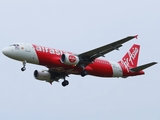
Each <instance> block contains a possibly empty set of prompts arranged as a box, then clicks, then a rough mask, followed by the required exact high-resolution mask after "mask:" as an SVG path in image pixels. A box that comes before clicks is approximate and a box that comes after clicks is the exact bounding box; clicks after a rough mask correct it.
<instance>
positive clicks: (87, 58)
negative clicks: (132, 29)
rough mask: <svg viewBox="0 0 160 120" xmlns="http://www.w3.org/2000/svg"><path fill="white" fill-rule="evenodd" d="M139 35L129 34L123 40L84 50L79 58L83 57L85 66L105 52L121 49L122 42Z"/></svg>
mask: <svg viewBox="0 0 160 120" xmlns="http://www.w3.org/2000/svg"><path fill="white" fill-rule="evenodd" d="M137 37H138V35H136V36H128V37H126V38H123V39H121V40H118V41H115V42H113V43H110V44H107V45H104V46H102V47H99V48H96V49H93V50H90V51H87V52H84V53H82V54H79V55H78V56H79V58H80V59H81V61H82V62H83V63H82V64H84V65H85V66H87V65H88V64H89V63H91V62H92V61H94V60H95V59H96V58H98V57H100V56H104V55H105V54H107V53H109V52H111V51H113V50H119V48H120V47H122V44H123V43H125V42H128V41H130V40H132V39H134V38H136V39H137Z"/></svg>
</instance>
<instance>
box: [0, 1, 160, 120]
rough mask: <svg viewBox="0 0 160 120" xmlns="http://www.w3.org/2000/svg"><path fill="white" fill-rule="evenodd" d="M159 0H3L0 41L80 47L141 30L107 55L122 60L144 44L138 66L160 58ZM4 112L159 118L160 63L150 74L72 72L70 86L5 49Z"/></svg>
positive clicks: (0, 102) (0, 110)
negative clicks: (41, 76) (48, 78)
mask: <svg viewBox="0 0 160 120" xmlns="http://www.w3.org/2000/svg"><path fill="white" fill-rule="evenodd" d="M159 5H160V2H159V1H158V0H152V1H151V0H150V1H149V0H148V1H146V0H141V1H139V0H134V1H128V0H121V1H116V0H112V1H111V2H109V1H108V2H107V1H106V0H81V1H74V0H59V1H53V0H45V1H43V0H26V1H24V0H14V1H13V0H1V1H0V40H1V44H0V48H1V49H3V48H4V47H6V46H8V45H10V44H12V43H14V42H28V43H35V44H40V45H44V46H49V47H53V48H58V49H63V50H68V51H73V52H75V53H82V52H84V51H87V50H90V49H93V48H95V47H99V46H101V45H104V44H107V43H110V42H113V41H115V40H118V39H121V38H123V37H127V36H129V35H136V34H138V35H139V39H138V40H136V39H135V40H133V41H130V42H128V43H126V44H124V46H123V47H122V48H121V49H120V51H113V52H111V53H109V54H107V55H106V57H105V59H108V60H112V61H119V60H120V59H121V58H122V57H123V55H124V54H125V53H126V52H127V51H128V49H129V48H130V47H131V46H132V44H134V43H137V44H140V45H141V52H140V57H139V65H140V64H144V63H147V62H152V61H157V62H159V61H160V55H159V53H158V49H159V42H158V41H159V40H160V35H159V31H160V24H159V22H160V14H159V11H160V7H159ZM0 58H1V62H0V66H1V80H0V96H1V97H0V119H2V120H9V119H15V120H18V119H21V120H22V119H23V120H35V119H38V120H44V119H45V120H49V119H58V120H64V119H68V120H82V119H83V120H89V119H92V120H97V119H99V120H106V119H108V120H140V119H145V120H151V119H152V120H159V119H160V87H159V86H160V79H159V78H160V76H159V64H158V65H155V66H153V67H151V68H149V69H146V70H145V72H146V75H144V76H138V77H130V78H127V79H122V78H119V79H117V78H98V77H92V76H86V77H84V78H82V77H80V76H74V75H71V76H70V77H69V78H67V80H69V82H70V85H69V86H67V87H65V88H63V87H62V86H61V82H59V83H53V85H50V84H48V83H45V82H41V81H37V80H35V79H34V77H33V71H34V70H35V69H38V70H41V69H46V68H45V67H42V66H37V65H31V64H27V70H26V71H25V72H21V71H20V68H21V67H22V64H21V63H20V62H18V61H14V60H11V59H9V58H7V57H5V56H4V55H3V54H2V53H1V54H0Z"/></svg>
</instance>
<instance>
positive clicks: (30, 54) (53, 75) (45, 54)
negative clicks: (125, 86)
mask: <svg viewBox="0 0 160 120" xmlns="http://www.w3.org/2000/svg"><path fill="white" fill-rule="evenodd" d="M134 38H137V35H136V36H128V37H126V38H124V39H121V40H118V41H115V42H112V43H110V44H107V45H104V46H102V47H99V48H96V49H93V50H90V51H87V52H84V53H80V54H74V53H72V52H66V51H63V50H58V49H54V48H50V47H44V46H40V45H35V44H30V43H15V44H12V45H10V46H8V47H5V48H4V49H3V50H2V52H3V54H4V55H5V56H7V57H9V58H12V59H15V60H18V61H21V62H22V63H23V67H22V68H21V70H22V71H25V70H26V63H32V64H37V65H42V66H45V67H47V69H46V70H35V71H34V73H33V75H34V77H35V78H36V79H37V80H41V81H46V82H49V83H50V84H52V82H54V81H57V82H58V81H59V80H60V79H63V82H62V86H67V85H68V84H69V81H68V80H66V77H68V76H69V75H70V74H75V75H81V76H82V77H84V76H86V75H92V76H98V77H122V78H127V77H129V76H136V75H143V74H144V71H143V70H144V69H146V68H148V67H150V66H152V65H154V64H157V62H151V63H148V64H144V65H141V66H137V63H138V56H139V51H140V45H137V44H134V45H133V46H132V47H131V48H130V50H129V51H128V52H127V53H126V54H125V55H124V57H123V58H122V59H121V60H120V61H119V62H112V61H108V60H103V59H100V58H99V57H101V56H104V55H105V54H107V53H109V52H111V51H113V50H119V48H120V47H122V44H124V43H125V42H128V41H130V40H132V39H134Z"/></svg>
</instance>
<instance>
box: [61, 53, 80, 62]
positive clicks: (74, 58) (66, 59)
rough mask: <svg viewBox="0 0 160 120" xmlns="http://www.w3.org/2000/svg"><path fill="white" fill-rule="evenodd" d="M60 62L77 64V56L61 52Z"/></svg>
mask: <svg viewBox="0 0 160 120" xmlns="http://www.w3.org/2000/svg"><path fill="white" fill-rule="evenodd" d="M61 62H62V63H64V64H66V65H77V64H78V63H79V57H78V56H75V55H72V54H62V56H61Z"/></svg>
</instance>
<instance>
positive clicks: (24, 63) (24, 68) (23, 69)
mask: <svg viewBox="0 0 160 120" xmlns="http://www.w3.org/2000/svg"><path fill="white" fill-rule="evenodd" d="M26 63H27V61H26V60H25V61H23V62H22V64H23V67H22V68H21V71H25V70H26V67H25V66H26Z"/></svg>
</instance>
